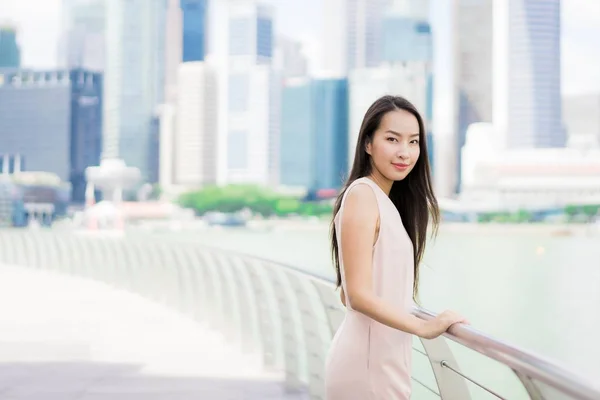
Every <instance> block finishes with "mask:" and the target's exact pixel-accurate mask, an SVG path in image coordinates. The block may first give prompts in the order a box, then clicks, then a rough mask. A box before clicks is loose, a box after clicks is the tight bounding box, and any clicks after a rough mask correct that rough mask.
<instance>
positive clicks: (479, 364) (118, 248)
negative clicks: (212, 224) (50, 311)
mask: <svg viewBox="0 0 600 400" xmlns="http://www.w3.org/2000/svg"><path fill="white" fill-rule="evenodd" d="M0 263H3V264H10V265H22V266H28V267H32V268H40V269H46V270H54V271H56V272H60V273H66V274H71V275H76V276H80V277H86V278H90V279H94V280H99V281H103V282H106V283H108V284H110V285H113V286H116V287H119V288H122V289H126V290H129V291H132V292H136V293H139V294H141V295H143V296H145V297H147V298H149V299H152V300H154V301H157V302H160V303H163V304H166V305H167V306H169V307H171V308H173V309H176V310H178V311H180V312H182V313H185V314H187V315H188V316H190V317H191V318H194V319H196V320H198V321H200V322H202V323H204V324H207V325H208V326H210V327H212V328H214V329H217V330H219V331H221V332H222V333H223V335H224V336H225V337H226V338H227V339H228V340H230V341H231V342H232V343H236V344H237V345H238V346H239V348H240V350H241V351H244V352H251V353H256V354H258V355H260V356H261V359H262V363H263V365H264V367H265V368H266V369H270V370H274V371H282V373H283V375H284V383H285V385H286V388H287V389H288V390H290V391H299V392H306V393H307V394H308V395H309V397H310V398H311V399H322V398H323V397H324V376H323V372H324V366H325V358H326V355H327V352H328V348H329V344H330V341H331V339H332V337H333V334H334V333H335V331H336V330H337V328H338V326H339V324H340V323H341V321H342V319H343V317H344V307H343V305H342V304H341V303H340V300H339V295H338V294H336V292H335V291H334V290H333V282H331V281H330V280H328V279H326V278H323V277H319V276H315V275H311V274H308V273H306V272H304V271H302V270H300V269H298V268H295V267H291V266H286V265H282V264H280V263H276V262H272V261H269V260H265V259H260V258H256V257H250V256H247V255H243V254H236V253H233V252H229V251H224V250H218V249H214V248H207V247H202V246H197V245H193V244H190V243H178V242H167V243H166V242H164V241H160V240H158V239H156V238H152V237H135V236H133V237H130V236H127V237H122V238H117V237H113V238H111V237H97V236H96V237H92V236H87V235H80V234H75V233H68V232H51V231H37V232H32V231H22V230H12V229H5V230H0ZM414 313H415V315H416V316H418V317H420V318H422V319H430V318H434V314H433V313H431V312H429V311H427V310H424V309H422V308H415V310H414ZM413 345H414V346H413V349H414V357H413V383H414V384H413V396H412V398H413V399H429V398H433V399H435V398H441V399H443V400H469V399H480V398H482V399H483V398H500V399H514V398H516V399H521V398H523V399H534V400H538V399H578V400H598V399H600V390H599V389H598V388H594V387H593V386H592V385H591V384H590V383H587V382H585V381H583V380H582V379H581V378H578V377H576V376H574V375H573V374H571V373H570V372H568V371H566V370H564V369H562V368H560V367H559V366H558V365H556V364H553V363H552V362H549V361H547V360H544V359H543V358H541V357H538V356H536V355H534V354H532V353H529V352H527V351H524V350H522V349H519V348H517V347H515V346H512V345H509V344H507V343H504V342H502V341H499V340H497V339H494V338H491V337H489V336H487V335H485V334H484V333H481V332H479V331H477V330H475V329H474V328H472V327H469V326H462V325H459V326H455V327H452V328H451V329H450V331H449V332H448V333H446V334H445V335H444V336H441V337H439V338H437V339H434V340H424V339H422V340H421V339H418V338H415V339H414V341H413ZM477 357H478V358H477ZM459 361H460V362H459ZM492 364H493V365H492ZM473 366H475V367H474V368H473Z"/></svg>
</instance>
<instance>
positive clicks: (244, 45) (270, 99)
mask: <svg viewBox="0 0 600 400" xmlns="http://www.w3.org/2000/svg"><path fill="white" fill-rule="evenodd" d="M228 31H229V46H228V47H229V56H228V60H229V63H228V64H229V65H228V82H227V83H228V85H227V86H228V90H227V99H228V100H227V103H228V104H227V110H228V117H227V126H228V133H227V152H226V153H227V154H226V165H227V167H226V168H227V173H226V179H225V180H226V181H227V182H231V183H255V184H265V185H266V184H272V183H275V182H274V181H275V180H276V179H277V175H278V174H277V171H276V170H274V169H276V168H277V167H278V163H277V162H276V159H277V152H278V147H277V146H276V143H277V137H278V134H279V133H278V124H277V120H278V116H277V115H276V113H277V110H278V105H277V104H276V103H277V101H278V90H279V84H278V80H279V78H278V75H277V74H275V73H274V71H273V68H272V61H273V9H272V7H269V6H265V5H261V4H258V3H257V2H256V1H253V0H238V1H232V2H230V4H229V21H228Z"/></svg>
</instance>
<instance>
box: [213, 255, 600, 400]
mask: <svg viewBox="0 0 600 400" xmlns="http://www.w3.org/2000/svg"><path fill="white" fill-rule="evenodd" d="M202 247H205V248H207V249H210V250H211V251H218V252H226V253H228V254H232V255H236V256H238V257H242V258H251V259H254V260H256V261H261V262H266V263H271V264H276V265H278V266H279V267H281V268H285V269H287V270H288V271H290V272H293V273H295V274H300V275H301V276H304V277H306V278H309V279H313V280H316V281H320V282H321V283H326V284H330V285H335V282H334V281H333V280H332V279H330V278H326V277H323V276H319V275H317V274H314V273H311V272H308V271H303V270H301V269H300V268H298V267H295V266H292V265H288V264H285V263H281V262H278V261H273V260H267V259H265V258H261V257H256V256H254V255H249V254H245V253H241V252H236V251H231V250H225V249H222V248H217V247H210V246H202ZM413 314H414V315H415V316H416V317H418V318H421V319H423V320H430V319H433V318H435V317H436V316H437V314H435V313H434V312H432V311H429V310H427V309H425V308H423V307H420V306H415V307H414V309H413ZM444 337H446V338H448V339H450V340H452V341H454V342H456V343H459V344H461V345H463V346H465V347H467V348H469V349H471V350H474V351H476V352H478V353H480V354H483V355H485V356H487V357H489V358H492V359H494V360H496V361H499V362H500V363H502V364H505V365H507V366H508V367H510V368H512V369H513V370H515V371H518V372H520V373H523V374H525V375H526V376H528V377H530V378H534V379H537V380H539V381H540V382H543V383H545V384H547V385H549V386H551V387H553V388H555V389H558V390H560V391H562V392H564V393H566V394H569V395H571V396H576V397H577V398H580V399H582V400H599V399H600V388H599V387H596V386H593V385H592V383H591V382H588V381H586V380H584V379H583V378H581V377H579V376H576V375H575V374H573V373H571V372H569V371H567V370H566V369H564V368H561V367H560V366H558V365H557V364H555V363H554V362H552V361H550V360H547V359H545V358H543V357H541V356H539V355H536V354H534V353H532V352H530V351H527V350H523V349H521V348H519V347H518V346H515V345H512V344H509V343H507V342H505V341H502V340H499V339H495V338H493V337H491V336H490V335H488V334H485V333H483V332H481V331H478V330H477V329H475V328H473V327H471V326H468V325H464V324H456V325H454V326H452V327H451V328H450V329H449V331H448V332H447V333H444Z"/></svg>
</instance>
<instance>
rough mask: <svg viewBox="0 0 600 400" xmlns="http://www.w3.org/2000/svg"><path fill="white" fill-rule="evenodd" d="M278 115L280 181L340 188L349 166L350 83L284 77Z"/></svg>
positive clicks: (286, 184)
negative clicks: (280, 107)
mask: <svg viewBox="0 0 600 400" xmlns="http://www.w3.org/2000/svg"><path fill="white" fill-rule="evenodd" d="M281 115H282V118H281V142H280V149H281V150H280V155H281V157H280V163H281V166H280V173H281V176H280V183H281V185H284V186H289V187H302V188H306V189H308V190H309V191H316V190H320V189H339V188H340V187H341V186H342V185H343V183H344V179H345V178H346V176H347V170H348V148H347V147H348V134H347V132H348V81H347V80H346V79H315V80H310V79H307V78H304V79H296V80H290V81H288V83H287V84H286V86H285V87H284V89H283V94H282V112H281Z"/></svg>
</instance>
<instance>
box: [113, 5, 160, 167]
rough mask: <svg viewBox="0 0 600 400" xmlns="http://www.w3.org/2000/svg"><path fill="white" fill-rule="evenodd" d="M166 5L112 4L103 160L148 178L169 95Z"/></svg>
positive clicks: (153, 161)
mask: <svg viewBox="0 0 600 400" xmlns="http://www.w3.org/2000/svg"><path fill="white" fill-rule="evenodd" d="M166 5H167V4H166V2H165V1H162V0H129V1H121V0H107V18H106V21H107V28H106V34H107V37H106V42H107V43H106V69H105V80H104V82H105V90H104V96H105V97H104V99H105V102H104V151H103V156H104V157H109V158H112V157H114V158H122V159H123V160H125V162H126V163H127V164H128V165H130V166H133V167H137V168H139V169H140V170H141V172H142V176H144V177H145V178H147V177H148V176H149V175H150V172H151V170H153V169H157V168H158V167H157V166H156V168H154V167H155V165H154V164H156V160H152V159H150V155H151V154H152V152H151V146H152V133H153V118H154V114H155V111H156V108H157V106H158V105H159V104H160V103H161V102H162V100H163V92H164V81H163V76H164V64H165V63H164V36H165V29H164V28H165V20H166V18H165V15H166Z"/></svg>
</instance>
